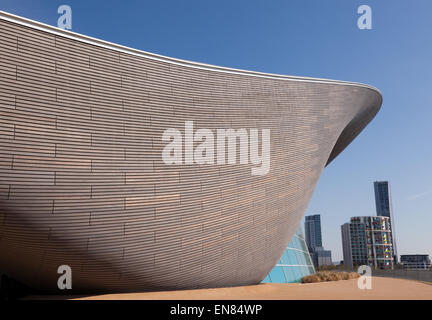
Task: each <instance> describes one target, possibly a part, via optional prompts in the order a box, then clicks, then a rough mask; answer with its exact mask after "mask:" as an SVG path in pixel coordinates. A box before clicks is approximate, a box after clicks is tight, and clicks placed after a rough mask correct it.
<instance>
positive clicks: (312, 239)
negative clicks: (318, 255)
mask: <svg viewBox="0 0 432 320" xmlns="http://www.w3.org/2000/svg"><path fill="white" fill-rule="evenodd" d="M305 240H306V244H307V246H308V248H309V252H314V251H315V249H316V248H317V247H322V235H321V216H320V215H319V214H314V215H310V216H306V217H305Z"/></svg>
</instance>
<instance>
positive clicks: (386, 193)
mask: <svg viewBox="0 0 432 320" xmlns="http://www.w3.org/2000/svg"><path fill="white" fill-rule="evenodd" d="M374 191H375V205H376V214H377V216H382V217H388V218H389V219H390V225H391V230H392V239H393V240H392V245H393V254H394V262H395V263H397V260H398V259H397V257H398V256H397V249H396V237H395V226H394V225H395V222H394V217H393V207H392V201H391V193H390V183H389V182H388V181H375V182H374Z"/></svg>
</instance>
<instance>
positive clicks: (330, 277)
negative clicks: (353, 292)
mask: <svg viewBox="0 0 432 320" xmlns="http://www.w3.org/2000/svg"><path fill="white" fill-rule="evenodd" d="M358 277H360V275H359V274H358V273H357V272H334V271H320V272H317V273H316V274H312V275H309V276H305V277H303V278H302V279H301V281H302V283H313V282H325V281H338V280H350V279H355V278H358Z"/></svg>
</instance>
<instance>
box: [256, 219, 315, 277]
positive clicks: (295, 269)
mask: <svg viewBox="0 0 432 320" xmlns="http://www.w3.org/2000/svg"><path fill="white" fill-rule="evenodd" d="M313 273H315V268H314V266H313V263H312V259H311V257H310V255H309V251H308V248H307V246H306V242H305V239H304V235H303V233H302V231H301V228H300V227H298V229H297V231H296V233H295V234H294V236H293V238H292V239H291V242H290V243H289V244H288V247H287V248H286V250H285V251H284V253H283V254H282V257H281V258H280V260H279V261H278V263H277V264H276V266H275V267H274V268H273V269H272V271H271V272H270V273H269V274H268V275H267V277H265V279H264V280H263V281H262V282H272V283H292V282H300V281H301V278H302V277H304V276H307V275H310V274H313Z"/></svg>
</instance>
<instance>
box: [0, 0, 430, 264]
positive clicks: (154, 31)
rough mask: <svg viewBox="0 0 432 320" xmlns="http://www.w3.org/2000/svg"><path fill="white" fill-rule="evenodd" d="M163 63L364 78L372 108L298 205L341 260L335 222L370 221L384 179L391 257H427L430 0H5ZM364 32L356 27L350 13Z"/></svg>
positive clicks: (7, 6)
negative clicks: (68, 17) (64, 15)
mask: <svg viewBox="0 0 432 320" xmlns="http://www.w3.org/2000/svg"><path fill="white" fill-rule="evenodd" d="M61 4H68V5H70V6H71V7H72V11H73V31H75V32H79V33H83V34H86V35H90V36H93V37H97V38H101V39H104V40H108V41H112V42H116V43H120V44H123V45H126V46H130V47H133V48H137V49H142V50H145V51H150V52H154V53H158V54H163V55H167V56H172V57H177V58H182V59H187V60H193V61H199V62H205V63H210V64H215V65H221V66H227V67H235V68H240V69H250V70H256V71H263V72H270V73H279V74H288V75H299V76H310V77H322V78H332V79H339V80H350V81H356V82H364V83H368V84H371V85H373V86H376V87H377V88H379V89H380V90H381V92H382V93H383V97H384V103H383V107H382V109H381V111H380V112H379V114H378V115H377V117H376V118H375V119H374V120H373V121H372V123H371V124H370V125H369V126H368V127H367V128H366V130H365V131H363V132H362V133H361V134H360V136H359V137H358V138H357V139H356V140H355V141H354V142H353V143H352V144H351V145H350V146H349V147H348V148H347V149H346V150H345V151H344V152H343V153H342V154H341V155H340V156H339V157H338V158H337V159H336V160H335V161H334V162H333V163H332V164H331V165H329V167H327V168H326V169H325V170H324V173H323V175H322V177H321V179H320V181H319V183H318V186H317V189H316V190H315V193H314V195H313V198H312V201H311V203H310V205H309V207H308V209H307V214H314V213H320V214H321V215H322V216H321V219H322V221H323V226H322V227H323V241H324V245H325V247H326V248H328V249H331V250H332V251H333V260H335V261H336V260H340V259H342V249H341V240H340V238H341V236H340V225H341V224H343V223H345V222H347V221H348V220H349V218H350V217H351V216H356V215H374V214H375V203H374V195H373V181H374V180H390V183H391V187H392V196H393V208H394V214H395V224H396V231H397V243H398V249H399V254H408V253H429V254H432V161H431V160H432V103H431V102H432V1H430V0H416V1H408V0H405V1H401V0H362V1H355V0H326V1H322V0H290V1H287V0H278V1H276V0H272V1H268V0H267V1H253V0H236V1H233V0H217V1H213V0H212V1H210V0H183V1H179V0H172V1H166V0H157V1H156V0H154V1H107V0H104V1H82V0H80V1H75V0H74V1H72V0H67V1H54V0H52V1H50V0H43V1H38V0H26V1H24V0H2V1H1V3H0V9H1V10H4V11H8V12H11V13H15V14H18V15H21V16H24V17H27V18H31V19H35V20H38V21H42V22H45V23H48V24H51V25H56V24H57V18H58V15H57V7H58V6H59V5H61ZM362 4H367V5H370V6H371V7H372V10H373V30H359V29H358V28H357V18H358V16H359V15H358V14H357V8H358V7H359V6H360V5H362Z"/></svg>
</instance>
